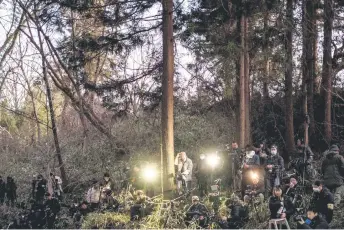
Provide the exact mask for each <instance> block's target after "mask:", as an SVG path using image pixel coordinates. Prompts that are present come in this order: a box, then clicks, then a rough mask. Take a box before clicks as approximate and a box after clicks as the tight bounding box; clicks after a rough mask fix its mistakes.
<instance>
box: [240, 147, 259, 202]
mask: <svg viewBox="0 0 344 230" xmlns="http://www.w3.org/2000/svg"><path fill="white" fill-rule="evenodd" d="M259 167H260V161H259V156H258V155H256V153H255V152H254V151H248V152H247V154H246V157H245V161H244V164H243V170H242V182H241V195H242V198H243V197H244V196H245V191H246V188H247V185H250V180H251V178H250V175H251V173H252V172H254V173H259Z"/></svg>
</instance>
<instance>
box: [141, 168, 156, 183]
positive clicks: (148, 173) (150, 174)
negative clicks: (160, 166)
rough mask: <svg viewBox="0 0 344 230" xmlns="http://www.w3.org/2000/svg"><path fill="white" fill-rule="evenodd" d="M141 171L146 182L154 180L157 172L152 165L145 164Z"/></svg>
mask: <svg viewBox="0 0 344 230" xmlns="http://www.w3.org/2000/svg"><path fill="white" fill-rule="evenodd" d="M142 173H143V178H144V179H145V180H146V181H148V182H152V181H154V180H155V179H156V178H157V176H158V172H157V170H156V168H155V167H154V166H152V165H148V166H146V167H145V168H144V169H143V170H142Z"/></svg>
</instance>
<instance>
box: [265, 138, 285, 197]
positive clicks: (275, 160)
mask: <svg viewBox="0 0 344 230" xmlns="http://www.w3.org/2000/svg"><path fill="white" fill-rule="evenodd" d="M265 171H266V173H265V187H266V190H265V192H266V193H268V194H271V193H272V188H273V187H276V186H280V184H281V175H282V173H283V171H284V160H283V158H282V157H281V156H280V155H279V154H278V150H277V146H276V145H272V146H271V150H270V155H269V156H268V158H267V160H266V163H265ZM268 194H266V195H268ZM266 197H267V196H266Z"/></svg>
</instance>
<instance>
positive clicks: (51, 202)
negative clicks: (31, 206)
mask: <svg viewBox="0 0 344 230" xmlns="http://www.w3.org/2000/svg"><path fill="white" fill-rule="evenodd" d="M45 196H46V197H47V200H46V201H45V203H44V208H45V212H46V217H47V219H46V221H47V228H48V229H52V228H54V224H55V220H56V216H57V214H58V213H59V212H60V209H61V206H60V202H59V201H58V199H56V198H53V197H52V195H51V194H50V193H46V194H45Z"/></svg>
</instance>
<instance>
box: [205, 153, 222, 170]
mask: <svg viewBox="0 0 344 230" xmlns="http://www.w3.org/2000/svg"><path fill="white" fill-rule="evenodd" d="M207 163H208V165H209V166H211V167H212V168H214V167H216V166H218V165H219V163H220V157H219V156H218V155H217V154H213V155H209V156H208V157H207Z"/></svg>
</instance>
